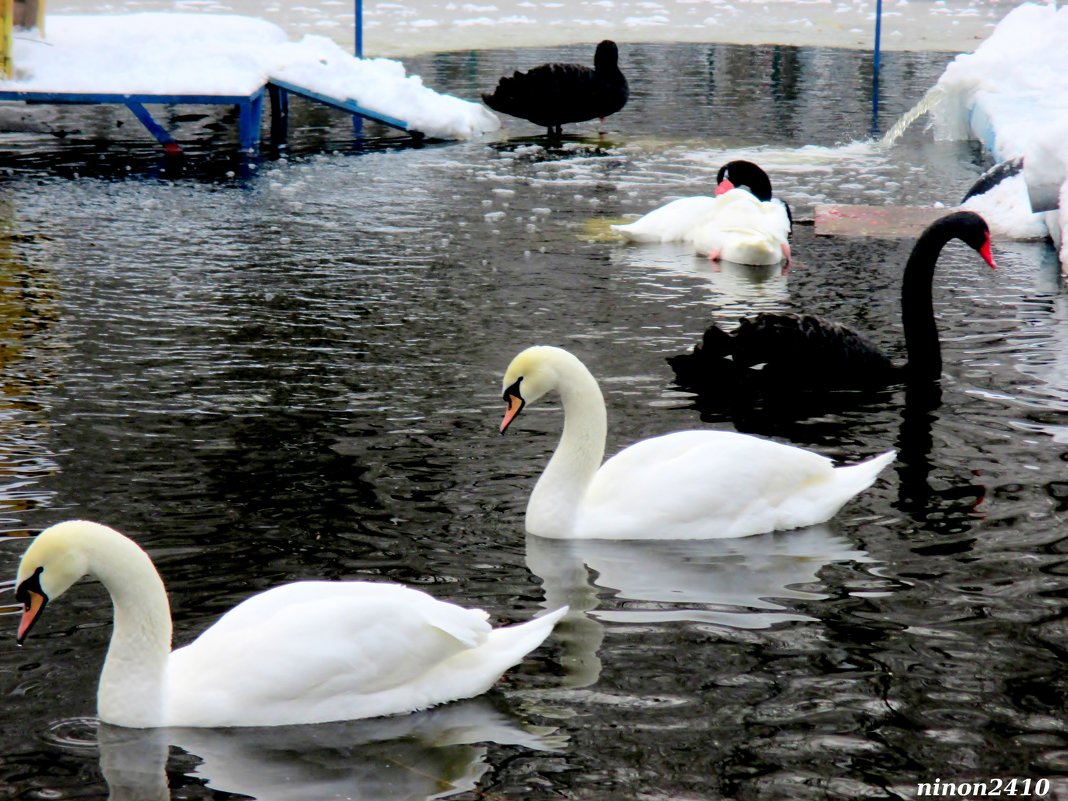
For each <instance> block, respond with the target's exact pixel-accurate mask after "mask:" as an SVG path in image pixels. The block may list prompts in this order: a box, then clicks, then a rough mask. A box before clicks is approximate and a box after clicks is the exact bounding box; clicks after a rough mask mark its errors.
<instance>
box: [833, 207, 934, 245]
mask: <svg viewBox="0 0 1068 801" xmlns="http://www.w3.org/2000/svg"><path fill="white" fill-rule="evenodd" d="M813 211H814V212H815V217H816V235H817V236H872V237H884V238H887V239H898V238H903V237H908V238H910V239H912V238H915V237H917V236H919V235H920V233H921V232H922V231H923V229H924V228H926V227H927V226H928V225H930V224H931V223H933V222H934V221H935V220H937V219H938V218H939V217H942V216H943V215H946V214H949V213H950V212H951V211H953V209H952V208H949V207H942V208H935V207H933V206H850V205H846V204H830V203H828V204H821V205H817V206H816V207H815V208H814V209H813Z"/></svg>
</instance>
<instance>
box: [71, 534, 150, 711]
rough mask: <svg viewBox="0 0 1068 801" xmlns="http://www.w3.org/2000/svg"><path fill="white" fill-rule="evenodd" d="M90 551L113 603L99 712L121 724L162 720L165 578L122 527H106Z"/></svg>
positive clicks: (96, 572) (93, 568)
mask: <svg viewBox="0 0 1068 801" xmlns="http://www.w3.org/2000/svg"><path fill="white" fill-rule="evenodd" d="M111 535H114V536H111ZM87 553H88V556H89V574H90V575H92V576H94V577H96V578H97V579H99V580H100V582H101V583H102V584H103V585H104V586H105V587H106V588H107V590H108V592H109V593H111V599H112V601H113V602H114V605H115V628H114V630H113V631H112V634H111V645H110V646H109V647H108V654H107V658H106V659H105V660H104V669H103V671H102V672H101V674H100V687H99V690H98V692H97V712H98V714H99V715H100V718H101V720H104V721H106V722H108V723H114V724H116V725H119V726H129V727H138V728H143V727H149V726H160V725H162V724H163V705H164V688H165V685H166V678H167V660H168V658H169V656H170V652H171V609H170V604H169V603H168V601H167V591H166V590H165V589H164V587H163V581H162V580H161V579H160V577H159V574H158V573H157V572H156V568H155V567H154V566H153V565H152V561H151V560H150V559H149V558H148V555H147V554H146V553H145V552H144V551H142V550H141V549H140V548H139V547H138V546H137V545H136V543H134V542H133V541H132V540H129V539H127V538H126V537H123V536H122V535H121V534H118V532H113V531H110V530H109V529H103V533H98V534H97V535H95V536H94V537H93V538H92V542H91V543H88V547H87Z"/></svg>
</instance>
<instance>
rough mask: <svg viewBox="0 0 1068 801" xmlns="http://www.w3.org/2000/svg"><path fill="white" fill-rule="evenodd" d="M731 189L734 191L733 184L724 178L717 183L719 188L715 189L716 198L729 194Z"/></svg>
mask: <svg viewBox="0 0 1068 801" xmlns="http://www.w3.org/2000/svg"><path fill="white" fill-rule="evenodd" d="M732 189H734V184H732V183H731V182H730V180H729V179H727V178H724V179H723V180H722V181H720V182H719V186H717V187H716V197H719V196H720V195H722V194H725V193H727V192H730V191H731V190H732Z"/></svg>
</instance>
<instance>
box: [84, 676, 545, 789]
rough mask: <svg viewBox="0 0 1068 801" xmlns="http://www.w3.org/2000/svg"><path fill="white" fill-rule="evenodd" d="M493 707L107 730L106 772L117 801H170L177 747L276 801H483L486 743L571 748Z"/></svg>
mask: <svg viewBox="0 0 1068 801" xmlns="http://www.w3.org/2000/svg"><path fill="white" fill-rule="evenodd" d="M554 731H555V729H553V728H549V727H544V726H532V725H529V724H527V723H525V722H523V721H520V720H519V719H518V718H516V717H515V716H513V715H510V714H507V713H505V712H502V711H501V710H500V709H498V708H496V707H495V706H494V705H493V703H492V702H491V701H490V700H489V699H488V698H486V697H480V698H475V699H471V700H469V701H462V702H458V703H453V704H448V705H445V706H442V707H438V708H435V709H431V710H428V711H426V712H419V713H415V714H411V715H401V716H397V717H389V718H375V719H371V720H358V721H347V722H344V723H326V724H317V725H312V726H277V727H268V728H230V729H127V728H121V727H117V726H111V725H108V724H100V726H99V728H98V729H97V733H96V734H97V743H98V745H99V748H100V767H101V770H102V772H103V774H104V778H105V780H106V781H107V783H108V787H109V788H110V791H111V795H110V797H109V799H110V801H164V800H165V799H169V798H170V790H169V788H168V781H167V773H166V766H167V759H168V753H169V746H170V745H172V744H173V745H176V746H178V747H179V748H180V749H181V750H183V751H185V752H188V753H189V754H190V755H191V756H192V757H195V758H196V760H197V762H198V763H199V764H198V766H197V767H196V769H195V771H194V773H193V774H192V775H194V776H195V777H198V778H200V779H202V780H204V781H206V783H207V786H208V787H209V788H211V789H213V790H218V791H224V792H227V793H239V794H241V795H247V796H253V797H256V798H269V799H272V801H287V799H293V801H309V799H315V800H316V801H325V800H326V799H331V798H339V799H342V798H343V799H357V800H358V799H364V798H366V799H375V801H387V800H388V799H397V800H398V801H400V799H404V801H414V800H415V799H430V798H435V799H437V798H448V797H450V796H453V795H456V794H458V793H463V792H473V791H474V790H475V788H476V786H477V784H478V782H479V780H480V779H481V777H482V775H483V774H484V773H485V772H486V771H487V770H489V768H490V764H489V762H487V759H486V755H487V751H488V748H487V746H486V745H485V744H486V743H496V744H499V745H515V746H521V747H523V748H529V749H533V750H538V751H552V750H556V749H558V748H560V747H562V746H563V745H564V744H565V742H566V738H565V737H563V736H561V735H554V734H553V732H554Z"/></svg>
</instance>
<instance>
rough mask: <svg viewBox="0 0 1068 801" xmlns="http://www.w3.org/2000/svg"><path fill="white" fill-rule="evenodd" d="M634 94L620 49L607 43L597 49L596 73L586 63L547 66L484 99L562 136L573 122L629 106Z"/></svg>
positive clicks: (503, 83)
mask: <svg viewBox="0 0 1068 801" xmlns="http://www.w3.org/2000/svg"><path fill="white" fill-rule="evenodd" d="M629 95H630V90H629V89H628V87H627V79H626V78H625V77H624V76H623V73H622V72H621V71H620V69H619V48H617V47H616V43H615V42H612V41H609V40H607V39H606V40H605V41H603V42H601V43H600V44H599V45H597V52H596V53H595V54H594V56H593V69H590V68H589V67H585V66H583V65H581V64H556V63H552V64H542V65H541V66H540V67H534V68H533V69H532V70H529V71H527V72H516V73H515V74H514V75H513V76H512V77H511V78H508V77H504V78H501V80H500V82H499V83H498V84H497V88H496V89H495V90H494V91H493V94H484V95H482V100H483V101H484V102H485V103H486V105H487V106H489V107H490V108H491V109H493V110H494V111H499V112H501V113H502V114H509V115H511V116H513V117H519V118H521V119H524V120H530V121H531V122H532V123H534V124H535V125H542V126H544V127H546V128H548V129H549V136H550V137H557V138H559V136H560V133H561V126H562V125H563V124H564V123H568V122H585V121H586V120H592V119H595V118H600V119H603V118H604V117H607V116H608V115H609V114H615V113H616V112H617V111H619V110H620V109H621V108H623V106H625V105H626V104H627V98H628V96H629Z"/></svg>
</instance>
